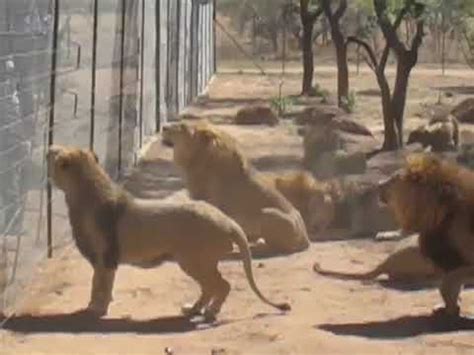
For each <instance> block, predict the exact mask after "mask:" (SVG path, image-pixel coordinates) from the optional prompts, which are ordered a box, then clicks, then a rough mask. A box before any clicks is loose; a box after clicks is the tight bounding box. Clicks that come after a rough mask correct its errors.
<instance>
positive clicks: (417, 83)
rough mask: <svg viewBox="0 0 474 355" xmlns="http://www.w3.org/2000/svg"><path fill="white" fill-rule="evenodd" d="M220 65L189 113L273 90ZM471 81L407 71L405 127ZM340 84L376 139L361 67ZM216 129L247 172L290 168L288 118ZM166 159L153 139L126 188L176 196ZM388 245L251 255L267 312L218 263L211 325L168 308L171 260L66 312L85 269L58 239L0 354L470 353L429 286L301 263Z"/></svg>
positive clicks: (464, 73) (262, 80)
mask: <svg viewBox="0 0 474 355" xmlns="http://www.w3.org/2000/svg"><path fill="white" fill-rule="evenodd" d="M222 72H223V73H222V74H220V75H219V76H218V77H217V78H216V79H215V80H214V81H213V83H212V85H211V87H210V90H209V97H208V98H207V99H206V100H204V101H202V102H201V103H198V104H196V105H195V106H194V107H193V108H192V110H191V111H192V112H195V113H199V114H202V115H204V116H207V117H209V118H212V119H215V120H217V121H220V122H222V121H224V122H225V121H226V120H227V119H228V118H229V117H231V116H232V115H233V113H235V111H236V110H237V109H238V107H240V106H242V105H244V104H247V103H251V102H255V101H256V100H257V101H267V100H269V99H272V98H274V97H275V96H276V95H277V92H278V90H277V87H278V80H279V78H278V76H277V75H276V72H275V73H274V75H271V76H270V77H266V76H261V75H256V74H238V73H237V72H235V70H234V68H230V69H228V70H225V71H224V70H222ZM224 72H225V73H224ZM317 78H318V79H317V81H318V83H319V84H320V85H321V86H322V87H324V88H327V89H329V90H330V91H334V85H335V71H334V70H333V69H332V68H327V67H318V68H317ZM473 78H474V72H471V71H468V70H460V69H456V70H455V69H452V70H449V71H448V73H447V75H446V76H441V75H440V72H439V71H438V70H436V69H429V68H422V69H419V70H417V71H415V73H414V75H413V78H412V86H411V90H410V93H409V97H408V108H407V129H409V128H410V127H414V126H416V125H418V124H419V123H420V122H422V120H423V119H422V117H420V116H422V115H420V113H421V112H422V111H423V107H425V106H426V105H432V104H435V103H436V102H437V101H438V94H439V90H438V89H436V88H437V87H451V88H450V89H449V91H450V92H452V93H453V94H454V96H453V97H452V98H447V97H443V102H444V103H446V104H454V103H455V102H457V101H459V100H461V99H462V98H463V97H464V94H465V93H469V86H468V85H469V84H470V83H471V80H472V79H473ZM351 83H352V85H353V88H354V89H355V90H356V91H358V92H359V93H360V92H362V94H359V95H358V97H357V107H356V113H355V117H356V118H357V119H358V120H360V121H361V122H362V123H364V124H366V125H368V126H369V127H370V128H371V129H372V130H373V131H374V132H375V133H376V134H377V136H380V133H381V129H382V126H381V117H380V101H379V97H377V96H373V95H367V94H364V92H365V93H367V92H369V93H371V92H373V89H375V88H376V85H375V81H374V79H373V76H372V74H371V73H370V72H368V71H365V70H364V71H363V72H362V73H361V74H360V75H359V76H355V75H354V76H353V77H352V79H351ZM299 85H300V80H299V74H298V73H297V72H296V71H294V70H293V69H292V68H291V66H290V68H289V74H288V75H287V77H286V78H285V82H284V86H283V90H284V94H285V95H292V94H297V93H298V91H299ZM367 90H370V91H367ZM461 91H462V92H463V93H464V94H460V92H461ZM222 127H223V129H225V130H228V131H229V132H230V133H232V134H234V135H235V136H236V137H237V139H238V140H239V141H240V142H241V143H242V145H243V147H244V150H245V152H246V153H247V154H248V155H249V156H250V157H251V158H252V161H253V162H254V163H255V165H256V166H257V168H258V169H260V170H262V171H274V170H277V169H294V168H298V167H299V161H300V158H301V155H302V148H301V139H300V138H299V137H298V136H297V135H296V129H295V127H294V126H293V124H292V123H291V122H284V123H282V124H281V125H280V126H278V127H273V128H266V127H235V126H232V125H229V124H225V125H223V126H222ZM463 130H465V131H470V128H469V127H467V126H466V127H463ZM170 158H171V156H170V151H169V150H166V149H165V148H163V147H162V146H161V144H160V142H159V141H157V142H155V143H154V144H153V145H152V146H151V147H150V149H149V151H148V152H147V154H146V156H145V158H144V160H143V161H142V163H141V164H140V165H139V167H138V170H137V171H136V172H134V173H133V174H132V175H131V176H130V177H129V178H128V179H127V182H126V187H127V188H128V189H130V190H131V191H132V192H133V193H135V194H137V195H139V196H142V197H159V198H162V197H166V198H171V199H179V198H185V196H184V195H185V194H184V192H183V190H182V184H181V181H180V179H179V178H178V177H177V174H176V171H175V169H174V167H173V165H172V163H171V162H170ZM368 237H371V236H368ZM394 247H395V243H394V242H374V241H373V240H372V239H370V238H367V239H359V240H350V241H338V242H324V243H313V245H312V246H311V248H310V249H309V250H308V251H305V252H303V253H298V254H294V255H292V256H288V257H277V258H270V259H261V260H256V261H255V262H254V266H255V274H256V278H257V282H258V284H259V285H260V287H261V289H262V291H263V292H264V293H265V294H267V295H269V296H271V298H273V299H275V300H287V301H289V302H291V304H292V307H293V309H292V311H291V312H290V313H288V314H279V313H278V312H274V310H273V309H271V308H269V307H268V306H266V305H264V304H262V303H261V302H260V301H259V300H258V299H257V298H256V296H255V295H253V294H252V292H251V290H250V288H249V286H248V285H247V283H246V281H245V277H244V273H243V270H242V266H241V264H240V263H239V262H235V261H227V262H223V263H222V264H221V269H222V271H223V273H224V275H225V277H226V278H228V279H229V281H230V282H231V284H232V291H231V293H230V295H229V298H228V300H227V302H226V303H225V305H224V307H223V311H222V313H221V314H220V317H219V321H218V323H217V324H216V325H214V326H212V327H209V326H202V325H198V324H196V323H192V322H188V321H186V320H185V319H183V318H180V317H179V309H180V305H181V304H182V303H185V302H192V301H193V300H194V299H195V298H196V297H197V294H198V289H197V287H196V286H195V285H194V283H193V281H191V280H190V279H189V278H188V277H187V276H185V275H184V273H183V272H181V271H180V270H179V269H178V268H177V266H176V265H175V264H173V263H170V264H166V265H164V266H163V267H161V268H159V269H156V270H148V271H145V270H139V269H134V268H131V267H121V268H120V270H119V272H118V278H117V282H116V287H115V292H114V302H113V303H112V305H111V309H110V314H109V315H108V316H107V318H105V319H104V320H102V321H100V322H85V321H83V320H80V319H77V318H75V317H74V315H71V313H72V312H74V311H75V310H78V309H80V308H81V307H84V306H85V305H86V304H87V301H88V297H89V292H90V291H89V288H90V279H91V274H92V271H91V268H90V267H89V266H88V264H87V263H86V262H85V261H84V260H83V259H82V258H81V257H80V256H79V255H78V253H77V252H76V250H75V249H74V248H73V247H70V248H68V249H66V250H63V251H61V253H58V254H56V255H57V256H56V257H55V258H54V259H53V260H51V261H48V262H46V263H44V264H43V265H41V267H40V269H39V272H38V273H39V276H38V277H37V278H36V280H35V281H34V282H33V283H32V285H31V287H30V288H29V289H28V292H27V294H26V297H25V299H23V300H21V301H20V300H19V302H18V303H19V307H18V309H17V311H16V315H14V316H12V318H11V319H10V320H9V321H8V322H7V323H6V324H5V327H4V330H1V331H0V354H33V353H34V354H39V353H48V354H51V353H55V354H171V353H173V354H198V353H199V354H261V353H272V354H315V353H320V354H333V353H341V354H344V353H352V354H368V353H377V354H380V353H384V354H392V353H393V354H398V353H409V354H424V353H429V354H463V353H466V354H472V353H473V351H474V337H473V336H472V335H473V331H474V320H470V319H468V318H467V317H466V318H464V319H461V320H459V321H456V322H445V321H444V322H443V321H440V320H439V319H435V318H432V317H431V316H430V312H431V309H432V307H433V306H435V305H436V304H438V303H439V302H440V298H439V296H438V293H437V290H436V289H435V288H418V289H411V290H406V289H403V288H400V287H398V288H397V287H396V286H394V285H389V284H387V283H383V282H380V283H379V282H377V283H373V284H369V285H366V284H361V283H359V282H356V281H338V280H331V279H327V278H324V277H321V276H317V275H315V274H314V273H313V272H312V270H311V266H312V264H313V262H314V261H318V262H320V263H321V264H322V265H323V266H325V267H328V268H334V269H336V268H337V269H339V270H354V271H355V270H361V271H362V270H366V269H368V268H371V267H373V266H375V265H376V264H377V263H378V262H380V261H381V260H382V259H383V258H384V257H385V256H386V255H388V254H389V253H390V251H392V250H393V249H394ZM462 296H463V297H462V307H463V310H464V311H465V313H466V316H467V315H469V312H474V293H472V292H469V291H466V292H464V293H463V294H462Z"/></svg>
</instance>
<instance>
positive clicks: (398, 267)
mask: <svg viewBox="0 0 474 355" xmlns="http://www.w3.org/2000/svg"><path fill="white" fill-rule="evenodd" d="M417 238H418V237H417V236H416V235H415V236H414V237H412V238H410V239H409V240H408V242H406V241H403V242H402V243H400V244H401V245H400V246H399V247H398V248H397V249H396V250H395V251H394V252H393V253H392V254H390V255H389V256H388V257H387V258H385V260H384V261H382V262H381V263H380V264H379V265H377V266H376V267H375V268H373V269H372V270H369V271H366V272H359V273H352V272H338V271H333V270H327V269H324V268H322V267H321V265H320V264H319V263H315V264H314V265H313V270H314V271H315V272H316V273H318V274H320V275H324V276H329V277H334V278H337V279H342V280H361V281H363V280H365V281H371V280H375V279H377V278H378V277H379V276H381V275H387V277H388V280H390V281H395V282H403V283H417V282H420V281H429V280H432V279H434V278H435V277H436V276H438V275H439V271H438V270H437V269H436V268H435V266H434V265H433V263H432V262H431V261H430V260H429V259H428V258H426V257H425V256H423V255H422V254H421V252H420V248H419V247H418V245H417Z"/></svg>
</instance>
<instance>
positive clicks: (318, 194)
mask: <svg viewBox="0 0 474 355" xmlns="http://www.w3.org/2000/svg"><path fill="white" fill-rule="evenodd" d="M268 178H269V179H270V181H271V183H273V184H274V185H275V187H276V188H277V190H278V191H280V192H281V193H282V194H283V196H285V197H286V198H287V199H288V201H290V202H291V203H292V205H293V206H294V207H295V208H296V209H297V210H298V211H299V212H300V214H301V216H302V217H303V221H304V222H305V225H306V229H307V230H308V231H310V232H314V233H316V234H318V233H322V232H324V231H326V230H327V228H328V227H329V226H330V225H331V224H332V223H333V220H334V217H335V211H336V206H335V201H334V199H333V197H332V195H331V193H330V187H329V185H328V184H326V183H323V182H320V181H318V180H316V179H314V178H313V177H312V176H311V174H309V173H307V172H299V171H298V172H290V173H286V174H283V175H268Z"/></svg>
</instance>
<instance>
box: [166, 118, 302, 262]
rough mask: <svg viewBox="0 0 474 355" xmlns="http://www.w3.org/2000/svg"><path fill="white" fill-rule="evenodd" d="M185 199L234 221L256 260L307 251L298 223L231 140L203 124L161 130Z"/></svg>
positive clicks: (298, 217)
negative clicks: (181, 180) (187, 196)
mask: <svg viewBox="0 0 474 355" xmlns="http://www.w3.org/2000/svg"><path fill="white" fill-rule="evenodd" d="M163 142H164V143H165V144H167V145H169V146H172V147H173V150H174V162H175V163H176V165H177V166H178V167H179V168H180V170H181V172H182V174H183V178H184V181H185V184H186V187H187V189H188V191H189V193H190V196H191V198H193V199H196V200H204V201H207V202H209V203H211V204H213V205H215V206H217V207H218V208H220V209H221V210H222V211H223V212H224V213H226V214H227V215H229V216H231V217H232V218H234V219H235V220H236V221H237V223H239V224H240V225H241V226H242V228H243V229H244V231H245V233H246V234H247V236H248V237H249V241H250V242H256V241H258V240H260V239H263V240H264V242H265V244H259V245H257V246H256V247H255V248H254V249H253V252H254V253H255V254H257V255H268V254H272V255H275V254H290V253H295V252H298V251H302V250H305V249H307V248H308V247H309V239H308V235H307V232H306V227H305V224H304V221H303V219H302V217H301V215H300V213H299V212H298V210H296V208H294V207H293V206H292V205H291V203H290V202H289V201H288V200H287V199H286V198H285V197H284V196H283V195H282V194H281V193H280V192H278V191H277V189H276V188H275V186H274V185H273V184H270V183H268V182H267V180H266V178H265V177H264V176H262V175H261V174H259V173H258V172H257V171H255V170H254V169H253V168H252V167H251V166H250V164H249V162H248V161H247V159H245V157H244V156H243V154H242V153H241V151H240V147H239V146H238V144H237V142H236V141H235V139H233V138H232V137H231V136H229V135H228V134H226V133H225V132H222V131H220V130H218V129H216V128H215V127H214V126H212V125H210V124H208V123H197V124H188V123H177V124H173V125H170V126H167V127H165V128H164V130H163Z"/></svg>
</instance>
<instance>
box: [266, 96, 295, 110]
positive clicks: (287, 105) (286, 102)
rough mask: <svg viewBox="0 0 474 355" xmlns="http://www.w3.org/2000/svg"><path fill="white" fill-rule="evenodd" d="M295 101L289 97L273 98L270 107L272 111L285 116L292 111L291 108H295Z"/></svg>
mask: <svg viewBox="0 0 474 355" xmlns="http://www.w3.org/2000/svg"><path fill="white" fill-rule="evenodd" d="M294 103H295V99H293V98H291V97H288V96H282V97H278V96H277V97H274V98H272V100H271V102H270V106H271V107H272V109H274V110H275V111H276V112H278V113H279V114H284V113H286V112H288V111H289V110H291V108H292V107H293V106H294Z"/></svg>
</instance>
